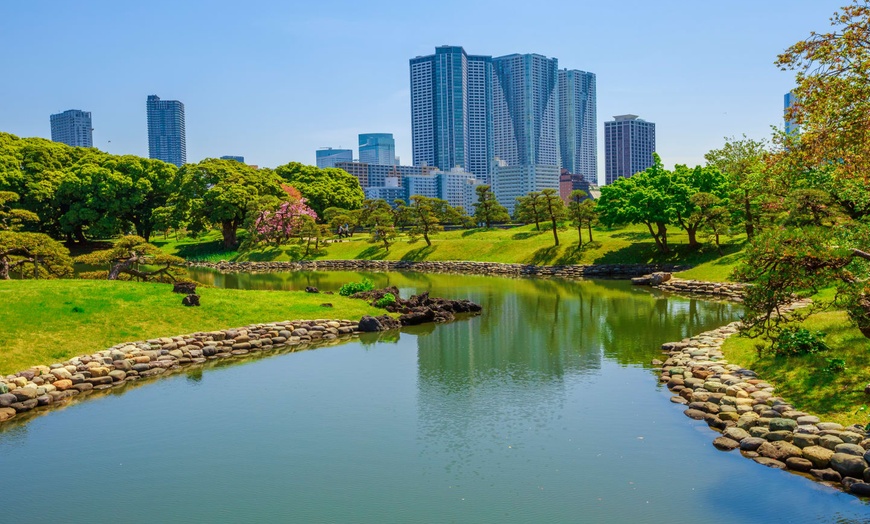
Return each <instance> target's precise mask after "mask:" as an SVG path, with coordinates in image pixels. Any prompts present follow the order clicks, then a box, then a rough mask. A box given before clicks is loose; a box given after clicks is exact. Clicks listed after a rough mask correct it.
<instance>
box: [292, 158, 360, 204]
mask: <svg viewBox="0 0 870 524" xmlns="http://www.w3.org/2000/svg"><path fill="white" fill-rule="evenodd" d="M275 174H276V175H278V176H279V177H280V178H281V179H283V180H284V181H286V182H287V183H288V184H290V185H291V186H293V187H295V188H296V189H298V190H299V192H300V193H302V196H303V197H305V200H306V203H307V204H308V205H309V206H310V207H311V209H313V210H314V211H315V212H316V213H317V216H320V217H322V216H324V215H323V212H324V211H325V210H326V209H327V208H331V207H338V208H342V209H347V210H351V209H359V208H360V206H362V203H363V200H365V194H364V193H363V190H362V187H360V185H359V180H357V178H356V177H355V176H353V175H351V174H350V173H348V172H347V171H344V170H343V169H337V168H333V167H330V168H326V169H321V168H318V167H315V166H307V165H305V164H300V163H299V162H290V163H288V164H284V165H282V166H278V167H276V168H275Z"/></svg>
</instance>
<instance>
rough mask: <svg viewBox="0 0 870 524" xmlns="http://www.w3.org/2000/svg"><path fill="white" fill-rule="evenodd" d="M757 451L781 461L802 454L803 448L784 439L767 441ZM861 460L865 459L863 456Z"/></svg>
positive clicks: (763, 455)
mask: <svg viewBox="0 0 870 524" xmlns="http://www.w3.org/2000/svg"><path fill="white" fill-rule="evenodd" d="M757 451H758V454H759V455H761V456H762V457H767V458H772V459H776V460H779V461H781V462H785V461H786V460H787V459H788V458H790V457H800V456H802V451H801V448H799V447H797V446H795V445H794V444H791V443H789V442H786V441H784V440H780V441H777V442H766V443H764V444H762V445H761V446H759V447H758V450H757ZM861 460H862V461H863V460H864V459H863V458H862V459H861ZM862 471H863V470H862Z"/></svg>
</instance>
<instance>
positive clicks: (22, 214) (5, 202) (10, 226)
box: [0, 191, 39, 231]
mask: <svg viewBox="0 0 870 524" xmlns="http://www.w3.org/2000/svg"><path fill="white" fill-rule="evenodd" d="M16 201H18V194H17V193H13V192H12V191H0V231H3V230H7V231H9V230H11V231H17V230H18V229H21V227H22V225H23V224H25V223H27V222H38V221H39V217H38V216H37V215H36V213H34V212H32V211H27V210H26V209H16V208H14V207H12V204H13V202H16Z"/></svg>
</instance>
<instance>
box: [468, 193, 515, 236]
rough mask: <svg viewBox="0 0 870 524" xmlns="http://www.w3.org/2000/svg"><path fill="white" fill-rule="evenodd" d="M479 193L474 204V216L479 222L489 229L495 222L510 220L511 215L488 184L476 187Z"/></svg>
mask: <svg viewBox="0 0 870 524" xmlns="http://www.w3.org/2000/svg"><path fill="white" fill-rule="evenodd" d="M474 191H475V192H476V193H477V202H476V203H475V204H474V218H475V220H477V222H478V223H483V224H484V225H485V226H486V227H487V229H488V228H490V227H492V225H493V224H498V223H502V222H509V221H510V219H511V217H510V215H509V214H508V212H507V209H506V208H505V207H504V206H503V205H501V204H499V203H498V200H496V199H495V193H493V191H492V188H491V187H490V186H488V185H485V184H483V185H479V186H477V187H475V188H474Z"/></svg>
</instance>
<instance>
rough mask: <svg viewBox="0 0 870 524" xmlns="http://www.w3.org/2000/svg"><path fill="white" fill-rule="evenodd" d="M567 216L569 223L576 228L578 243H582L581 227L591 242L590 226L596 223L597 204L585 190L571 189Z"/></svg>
mask: <svg viewBox="0 0 870 524" xmlns="http://www.w3.org/2000/svg"><path fill="white" fill-rule="evenodd" d="M568 218H570V219H571V225H572V226H574V227H576V228H577V239H578V245H580V246H582V245H583V227H586V229H587V230H588V232H589V241H590V242H592V226H594V225H595V224H597V223H598V204H596V203H595V201H594V200H592V199H591V198H589V195H587V194H586V191H581V190H579V189H575V190H574V191H571V196H570V197H569V200H568Z"/></svg>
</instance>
